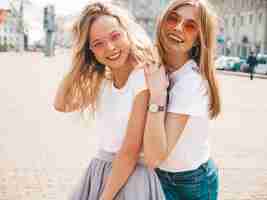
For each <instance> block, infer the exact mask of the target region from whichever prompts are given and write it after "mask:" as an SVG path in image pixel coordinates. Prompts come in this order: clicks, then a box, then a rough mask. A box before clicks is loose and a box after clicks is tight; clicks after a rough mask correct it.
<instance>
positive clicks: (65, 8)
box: [0, 0, 108, 14]
mask: <svg viewBox="0 0 267 200" xmlns="http://www.w3.org/2000/svg"><path fill="white" fill-rule="evenodd" d="M0 1H4V0H0ZM30 1H31V2H33V3H35V4H37V5H39V6H42V7H43V6H45V5H47V4H53V5H55V9H56V11H57V12H58V13H59V14H71V13H75V12H78V11H79V10H81V9H82V8H83V7H84V6H85V5H86V4H88V2H91V1H92V0H69V1H66V0H30ZM102 1H108V0H102Z"/></svg>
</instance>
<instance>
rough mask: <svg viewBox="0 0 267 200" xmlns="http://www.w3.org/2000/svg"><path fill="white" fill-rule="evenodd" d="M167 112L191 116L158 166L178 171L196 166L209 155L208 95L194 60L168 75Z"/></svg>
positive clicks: (192, 168)
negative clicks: (176, 140)
mask: <svg viewBox="0 0 267 200" xmlns="http://www.w3.org/2000/svg"><path fill="white" fill-rule="evenodd" d="M170 82H171V83H172V84H173V87H172V88H171V90H170V93H169V104H168V108H167V112H171V113H177V114H187V115H190V117H189V119H188V122H187V124H186V126H185V129H184V131H183V133H182V134H181V137H180V138H179V140H178V142H177V144H176V146H175V147H174V149H173V150H172V152H171V153H170V155H169V157H168V158H167V159H166V160H165V161H164V162H163V163H162V164H161V165H160V167H159V168H160V169H162V170H166V171H170V172H181V171H189V170H194V169H197V168H198V167H199V166H200V165H201V164H203V163H204V162H206V161H207V160H208V159H209V157H210V147H209V142H208V121H209V117H208V116H209V112H208V108H209V94H208V85H207V82H206V81H204V80H203V78H202V77H201V75H200V74H199V73H198V66H197V64H196V62H194V61H193V60H190V61H188V62H187V63H186V64H185V65H184V66H182V68H180V69H179V70H177V71H175V72H173V73H172V74H171V76H170Z"/></svg>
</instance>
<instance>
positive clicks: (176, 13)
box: [169, 8, 198, 24]
mask: <svg viewBox="0 0 267 200" xmlns="http://www.w3.org/2000/svg"><path fill="white" fill-rule="evenodd" d="M177 9H178V8H177ZM177 9H175V10H172V11H170V13H169V15H172V14H175V15H177V16H178V17H183V16H182V15H180V14H179V13H178V10H177ZM185 20H188V21H190V22H193V23H195V24H198V20H197V19H193V18H186V19H185Z"/></svg>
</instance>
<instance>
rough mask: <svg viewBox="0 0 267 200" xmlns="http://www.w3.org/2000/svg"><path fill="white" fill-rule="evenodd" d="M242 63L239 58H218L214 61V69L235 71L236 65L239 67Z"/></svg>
mask: <svg viewBox="0 0 267 200" xmlns="http://www.w3.org/2000/svg"><path fill="white" fill-rule="evenodd" d="M242 62H243V61H242V60H241V59H240V58H239V57H229V56H220V57H219V58H218V59H217V60H216V61H215V66H216V69H222V70H235V68H236V67H237V65H236V63H238V64H239V65H240V66H241V63H242ZM235 65H236V66H235ZM238 68H240V67H238Z"/></svg>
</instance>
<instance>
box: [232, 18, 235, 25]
mask: <svg viewBox="0 0 267 200" xmlns="http://www.w3.org/2000/svg"><path fill="white" fill-rule="evenodd" d="M232 26H233V27H234V26H235V17H233V23H232Z"/></svg>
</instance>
